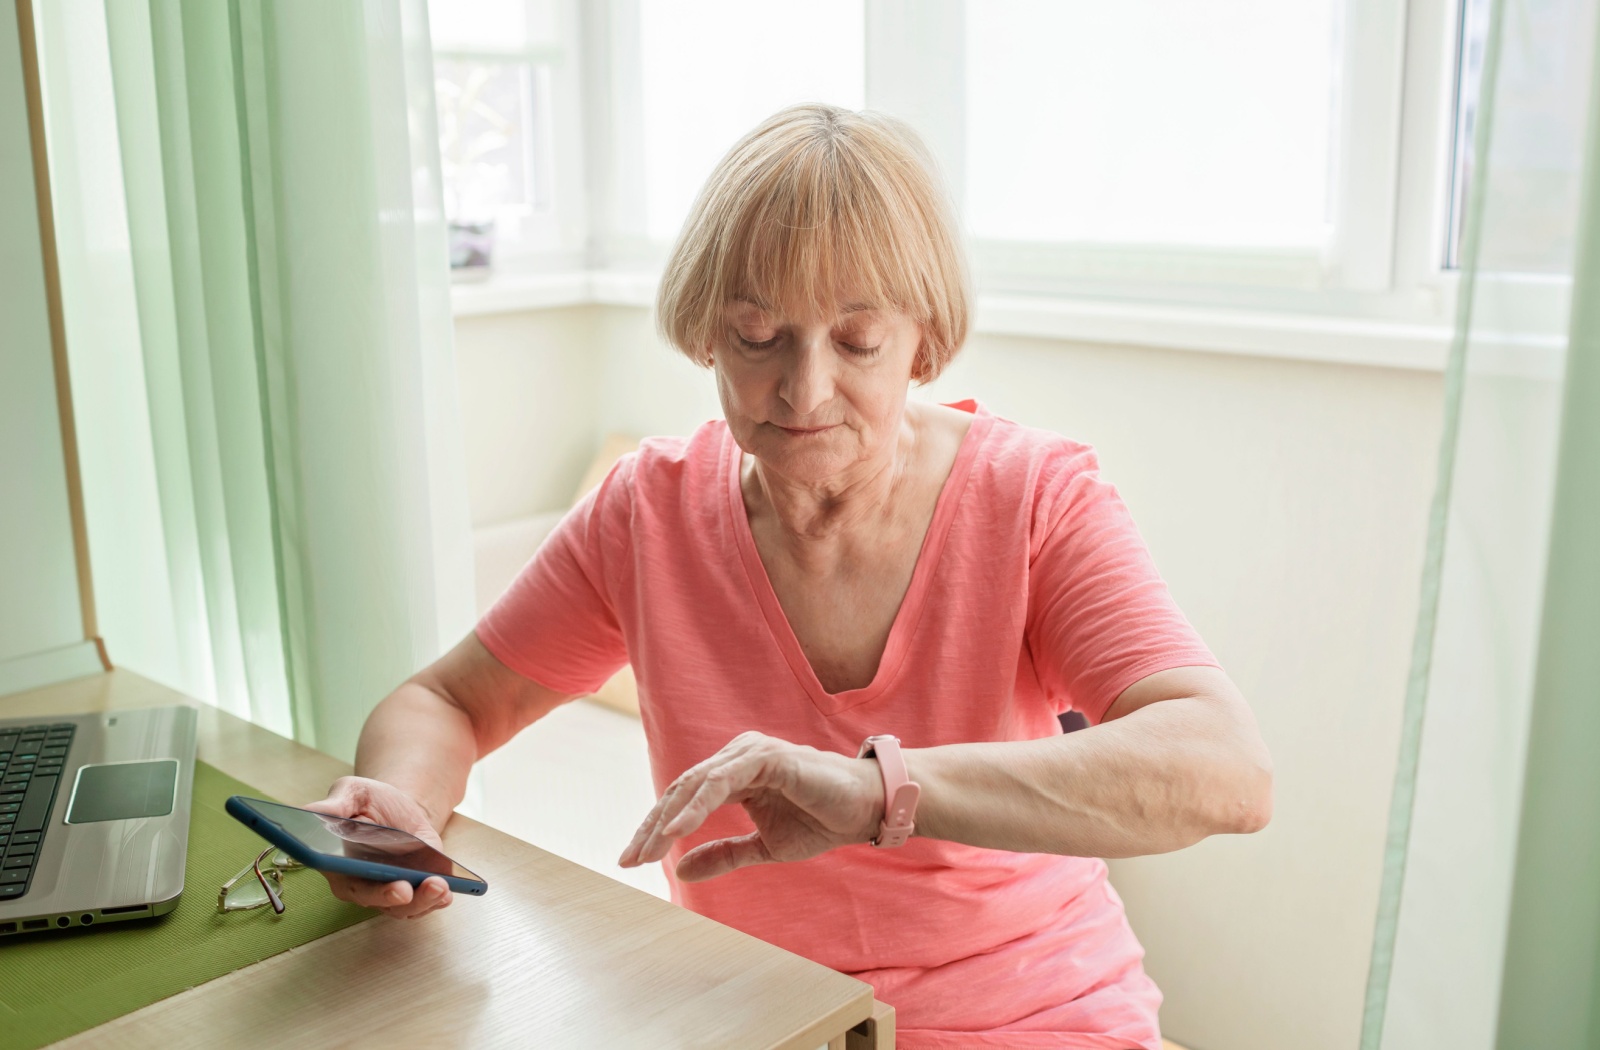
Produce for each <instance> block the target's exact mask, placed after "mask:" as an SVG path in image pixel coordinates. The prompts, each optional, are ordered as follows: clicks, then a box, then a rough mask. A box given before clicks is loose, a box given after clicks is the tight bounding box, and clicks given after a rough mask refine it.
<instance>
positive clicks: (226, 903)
mask: <svg viewBox="0 0 1600 1050" xmlns="http://www.w3.org/2000/svg"><path fill="white" fill-rule="evenodd" d="M266 903H267V891H266V890H264V889H262V888H261V883H259V882H257V881H256V877H255V875H254V874H253V873H252V874H251V876H250V877H249V878H248V879H240V880H239V881H238V882H236V883H234V884H233V886H232V887H231V888H230V889H229V890H228V896H227V897H226V898H224V900H223V907H225V908H228V909H230V910H231V909H234V908H259V907H261V906H262V905H263V904H266Z"/></svg>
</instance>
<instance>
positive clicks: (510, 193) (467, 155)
mask: <svg viewBox="0 0 1600 1050" xmlns="http://www.w3.org/2000/svg"><path fill="white" fill-rule="evenodd" d="M533 83H534V77H533V75H532V70H531V69H530V67H529V66H528V64H527V63H525V62H493V61H472V60H467V59H445V58H441V59H437V60H436V61H435V62H434V92H435V95H436V98H437V102H438V106H439V156H440V161H441V165H442V167H443V174H444V191H445V213H446V215H448V216H449V218H450V220H451V221H452V222H459V223H483V222H494V221H496V220H500V221H501V222H504V219H505V216H504V215H503V213H504V212H506V211H508V210H510V209H524V210H525V209H528V208H530V207H531V206H532V205H533V203H534V201H535V198H536V190H537V187H535V185H534V179H533V171H534V168H533V164H532V158H531V149H530V147H531V145H532V142H533V136H532V133H531V131H532V129H531V120H530V117H531V113H532V112H533V108H534V107H533ZM509 232H510V231H503V233H509Z"/></svg>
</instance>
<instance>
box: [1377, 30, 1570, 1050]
mask: <svg viewBox="0 0 1600 1050" xmlns="http://www.w3.org/2000/svg"><path fill="white" fill-rule="evenodd" d="M1597 6H1600V5H1597V4H1596V3H1595V0H1540V2H1532V0H1498V2H1496V4H1495V6H1494V9H1493V11H1492V20H1491V27H1492V28H1491V31H1490V38H1489V40H1490V43H1489V52H1488V60H1487V65H1486V72H1485V79H1484V85H1483V91H1482V96H1481V97H1482V99H1483V103H1482V106H1481V108H1480V109H1479V111H1478V117H1477V128H1476V140H1477V141H1476V154H1475V157H1474V160H1473V162H1472V164H1471V166H1470V169H1469V171H1470V178H1471V183H1470V185H1469V187H1468V195H1469V205H1468V207H1469V209H1470V211H1469V215H1468V220H1467V232H1466V240H1465V242H1464V255H1463V259H1462V272H1461V285H1460V313H1459V321H1458V330H1457V335H1456V344H1455V347H1454V353H1453V357H1452V360H1451V364H1450V371H1449V374H1448V377H1447V398H1448V403H1447V407H1446V428H1445V430H1446V432H1445V437H1444V441H1443V447H1442V450H1441V463H1440V475H1439V490H1438V493H1437V495H1436V498H1435V505H1434V511H1433V515H1434V517H1433V522H1432V529H1431V538H1430V550H1429V552H1428V568H1427V576H1426V578H1425V580H1424V585H1423V601H1422V608H1421V616H1420V623H1419V629H1418V633H1417V639H1416V650H1415V653H1414V656H1413V668H1412V676H1411V682H1410V688H1409V690H1408V696H1407V701H1406V712H1405V727H1404V736H1403V740H1402V744H1401V754H1400V765H1399V770H1398V773H1397V777H1396V784H1395V795H1394V801H1393V807H1392V813H1391V824H1390V835H1389V842H1388V847H1387V853H1386V856H1385V859H1384V882H1383V891H1382V899H1381V902H1380V913H1379V916H1378V925H1377V931H1376V932H1377V936H1376V938H1375V942H1374V952H1373V965H1372V971H1371V976H1370V981H1369V987H1368V994H1367V1010H1366V1023H1365V1027H1364V1034H1363V1039H1362V1046H1363V1048H1364V1050H1378V1048H1380V1047H1382V1048H1384V1050H1428V1048H1438V1050H1447V1048H1448V1050H1486V1048H1488V1047H1492V1046H1495V1045H1496V1029H1497V1024H1498V1023H1499V1018H1500V1009H1501V992H1502V985H1503V983H1504V982H1505V980H1506V978H1507V974H1506V972H1505V966H1504V960H1505V958H1506V946H1507V924H1508V920H1509V916H1510V914H1511V907H1512V890H1513V874H1514V871H1515V869H1516V864H1517V849H1518V832H1519V823H1520V817H1521V811H1522V801H1523V782H1524V775H1525V772H1526V766H1527V756H1528V746H1529V717H1530V711H1531V710H1532V708H1533V703H1534V697H1535V695H1536V691H1537V679H1538V676H1537V674H1536V671H1537V666H1538V662H1539V656H1540V647H1541V637H1542V635H1543V634H1544V633H1546V632H1545V630H1544V629H1545V628H1546V627H1547V626H1548V625H1547V624H1545V623H1544V616H1543V611H1544V607H1545V603H1546V600H1547V597H1548V594H1547V589H1548V581H1549V579H1550V578H1551V576H1552V574H1554V575H1556V576H1559V575H1560V574H1561V572H1562V571H1563V568H1562V565H1561V564H1559V559H1557V560H1554V561H1553V560H1552V557H1553V553H1552V547H1551V543H1550V537H1551V528H1552V507H1553V506H1554V505H1555V500H1556V494H1557V490H1558V485H1557V470H1556V465H1557V459H1558V446H1559V444H1560V434H1561V421H1562V413H1563V401H1564V398H1566V397H1567V396H1569V395H1570V394H1571V391H1569V390H1568V385H1569V376H1568V370H1567V358H1568V351H1569V346H1571V347H1573V348H1574V352H1576V346H1577V344H1576V343H1575V342H1574V338H1575V332H1576V330H1575V329H1574V328H1573V327H1572V325H1571V324H1570V323H1569V321H1571V318H1570V316H1569V309H1568V301H1569V299H1570V295H1571V289H1572V287H1573V279H1574V274H1575V272H1576V270H1577V268H1578V265H1579V259H1580V257H1581V255H1582V251H1581V250H1580V249H1581V248H1582V247H1583V237H1582V236H1580V234H1581V232H1582V230H1583V227H1582V225H1581V223H1580V215H1581V214H1582V213H1583V212H1584V209H1585V208H1588V209H1590V210H1593V209H1594V208H1595V207H1596V205H1597V204H1600V194H1597V191H1596V176H1595V172H1594V171H1593V170H1592V164H1593V161H1592V159H1591V157H1590V154H1591V152H1592V150H1593V148H1594V145H1595V143H1594V127H1595V117H1596V112H1595V106H1594V103H1593V98H1594V84H1595V73H1596V68H1595V64H1594V56H1595V39H1596V31H1597V21H1596V8H1597ZM1589 233H1590V235H1592V234H1593V230H1592V229H1591V230H1590V231H1589ZM1593 247H1595V246H1590V250H1591V251H1592V249H1593ZM1530 291H1531V292H1534V293H1537V294H1539V295H1542V296H1543V298H1544V299H1545V301H1546V304H1547V306H1548V309H1547V311H1546V312H1544V313H1543V314H1542V315H1536V316H1530V315H1529V314H1528V313H1527V311H1526V310H1524V309H1522V307H1523V306H1525V305H1526V304H1527V303H1528V302H1529V301H1530V295H1529V293H1530ZM1588 410H1589V411H1592V410H1593V406H1592V405H1591V406H1590V407H1589V408H1588ZM1597 626H1600V625H1597ZM1574 833H1575V835H1576V836H1578V837H1579V838H1585V837H1593V836H1595V834H1596V829H1595V828H1593V827H1590V828H1585V829H1574ZM1576 841H1577V839H1575V843H1576ZM1511 1045H1534V1044H1511ZM1540 1045H1561V1044H1554V1043H1549V1044H1540ZM1573 1045H1576V1044H1573Z"/></svg>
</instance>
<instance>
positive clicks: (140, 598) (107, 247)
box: [38, 0, 473, 757]
mask: <svg viewBox="0 0 1600 1050" xmlns="http://www.w3.org/2000/svg"><path fill="white" fill-rule="evenodd" d="M38 10H39V21H40V24H41V28H40V35H41V40H42V42H41V50H42V52H43V56H44V62H43V73H44V83H45V93H46V114H47V121H46V122H47V129H48V141H49V145H50V149H51V151H52V168H51V182H52V187H53V188H54V189H55V192H56V199H57V202H58V204H57V210H58V216H59V218H58V225H59V226H60V227H61V231H60V235H61V240H62V241H63V248H62V271H63V275H62V276H63V287H64V293H65V294H64V298H65V300H66V301H65V307H66V315H67V316H66V321H67V325H66V327H67V335H68V345H69V355H70V359H71V365H72V373H73V383H74V390H75V394H76V396H77V398H78V400H79V403H80V404H81V405H82V410H81V411H80V412H79V429H80V438H81V442H82V446H83V459H84V473H85V491H86V503H87V513H88V517H89V531H90V552H91V557H92V559H93V566H94V571H95V579H96V594H97V598H98V599H99V601H100V604H101V609H102V615H101V625H102V633H103V635H104V636H105V638H106V641H107V645H108V648H109V650H110V653H111V657H112V659H113V661H115V662H116V663H118V664H119V665H121V666H125V667H128V668H131V669H133V670H136V671H140V672H143V673H145V674H148V675H150V676H151V677H154V678H157V679H159V680H161V681H164V682H167V683H168V684H171V685H173V686H175V687H177V688H179V689H182V690H184V691H186V692H189V693H191V694H193V695H195V696H198V697H201V698H204V699H208V700H211V701H212V702H215V703H217V704H219V705H221V706H223V707H224V708H226V709H228V710H230V711H232V712H234V713H236V714H240V715H244V716H246V717H249V718H251V719H253V720H255V721H257V722H259V723H261V724H263V725H266V726H268V727H269V728H272V729H274V730H277V731H279V732H282V733H285V734H292V735H294V736H295V737H297V738H299V739H301V740H304V741H307V742H309V743H313V744H315V745H316V746H318V747H321V748H323V749H324V750H327V751H330V752H332V753H334V754H339V755H343V756H346V757H349V756H350V755H351V754H353V751H354V745H355V739H356V735H357V733H358V732H359V729H360V725H361V722H362V720H363V718H364V717H365V715H366V712H367V711H368V710H369V709H370V708H371V706H372V705H373V704H374V703H376V702H377V700H378V699H380V698H381V697H382V696H383V695H384V694H385V693H386V692H387V691H388V690H389V689H391V688H392V687H393V686H394V685H396V684H397V683H398V682H399V681H400V680H401V679H402V678H403V677H404V676H406V675H407V674H409V673H411V672H412V671H413V670H415V669H416V668H417V667H419V666H421V665H422V664H424V663H426V662H427V661H429V660H431V659H433V658H434V657H435V656H437V655H438V654H439V653H440V652H441V651H442V650H443V649H444V648H447V647H448V646H449V645H450V644H452V643H453V642H454V640H455V639H456V638H458V637H460V636H461V635H462V634H463V633H464V632H465V631H466V630H468V629H469V628H470V625H471V617H472V608H473V606H472V599H471V560H470V559H471V547H470V533H469V523H468V513H467V505H466V497H465V483H464V480H463V464H462V451H461V437H460V423H459V418H458V415H459V410H458V407H457V401H456V386H455V378H454V363H453V357H452V353H453V350H452V344H451V327H450V306H449V289H448V282H449V272H448V262H447V253H446V245H445V231H444V220H443V213H442V203H441V202H442V195H441V191H440V183H439V164H438V149H437V135H436V128H435V118H434V105H433V89H432V69H431V56H430V53H429V50H428V38H427V20H426V7H425V4H424V3H423V2H422V0H363V2H357V0H338V2H328V0H51V2H49V3H44V4H40V5H39V7H38Z"/></svg>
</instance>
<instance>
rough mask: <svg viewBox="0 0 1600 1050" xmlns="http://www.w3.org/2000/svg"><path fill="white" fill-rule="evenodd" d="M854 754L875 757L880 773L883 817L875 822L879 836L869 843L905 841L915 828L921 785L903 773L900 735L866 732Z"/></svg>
mask: <svg viewBox="0 0 1600 1050" xmlns="http://www.w3.org/2000/svg"><path fill="white" fill-rule="evenodd" d="M856 757H857V758H876V759H877V760H878V770H879V772H880V773H881V774H882V776H883V820H882V821H881V822H880V823H879V824H878V837H877V838H875V839H873V840H872V844H873V845H874V846H878V847H881V848H884V849H891V848H893V847H895V846H903V845H905V842H906V839H908V838H910V837H911V832H912V831H913V830H914V829H915V828H916V823H915V820H914V818H915V817H916V813H917V799H918V798H920V797H921V795H922V787H921V785H919V784H917V783H916V782H915V781H913V780H911V779H910V778H909V776H908V775H907V774H906V761H905V758H904V757H903V756H902V755H901V754H900V739H899V737H894V736H888V735H886V734H885V735H879V736H869V737H867V739H866V740H864V741H863V742H862V744H861V750H860V751H858V752H857V753H856Z"/></svg>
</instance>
